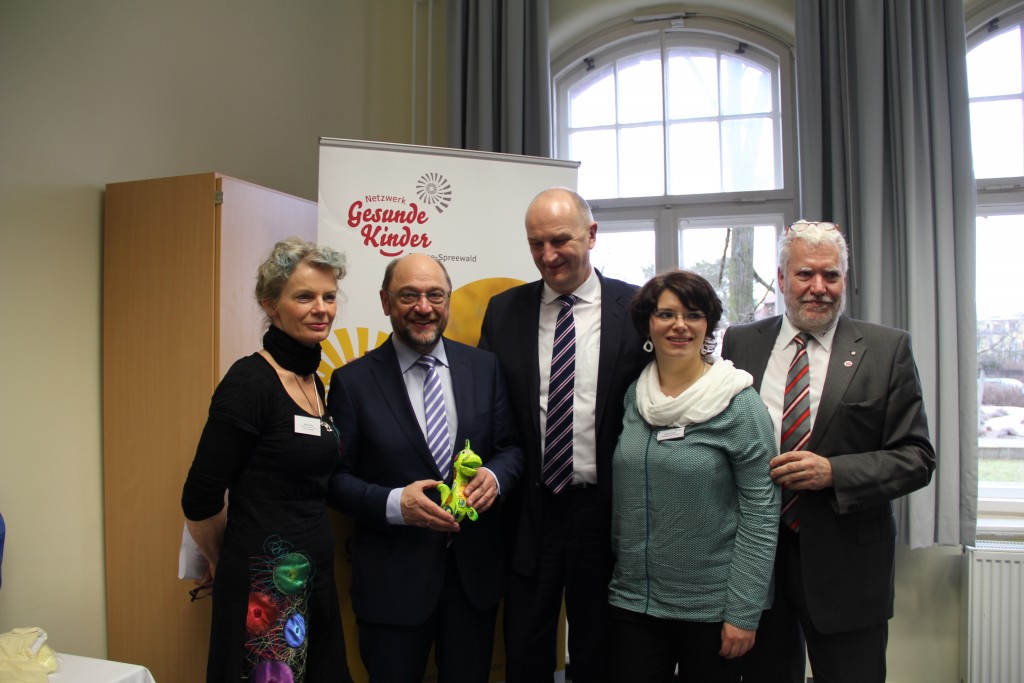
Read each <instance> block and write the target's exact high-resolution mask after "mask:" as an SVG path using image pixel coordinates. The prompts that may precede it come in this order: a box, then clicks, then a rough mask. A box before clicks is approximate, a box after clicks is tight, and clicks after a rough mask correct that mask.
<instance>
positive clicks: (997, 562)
mask: <svg viewBox="0 0 1024 683" xmlns="http://www.w3.org/2000/svg"><path fill="white" fill-rule="evenodd" d="M962 577H963V593H962V597H961V600H962V601H963V609H962V610H961V611H962V614H963V622H964V628H963V635H964V638H963V641H962V649H961V653H960V680H961V682H962V683H1021V682H1022V681H1024V543H1010V542H1005V541H978V542H977V544H976V545H975V546H966V547H965V548H964V565H963V572H962Z"/></svg>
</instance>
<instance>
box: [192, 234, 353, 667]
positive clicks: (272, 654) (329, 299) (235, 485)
mask: <svg viewBox="0 0 1024 683" xmlns="http://www.w3.org/2000/svg"><path fill="white" fill-rule="evenodd" d="M344 274H345V259H344V256H343V255H342V254H340V253H338V252H336V251H334V250H333V249H330V248H329V247H322V246H317V245H315V244H312V243H310V242H306V241H304V240H301V239H298V238H290V239H287V240H283V241H281V242H278V243H277V245H276V246H275V247H274V250H273V252H271V254H270V256H269V257H268V258H267V260H266V261H265V262H264V263H263V264H262V265H261V266H260V268H259V271H258V273H257V282H256V300H257V301H258V302H259V305H260V306H261V307H262V308H263V311H264V312H265V313H266V315H267V319H268V322H269V326H268V329H267V333H266V334H265V335H264V337H263V349H262V350H260V351H258V352H257V353H254V354H252V355H250V356H246V357H245V358H242V359H240V360H238V361H236V362H235V364H234V365H232V366H231V369H230V370H228V372H227V374H226V375H225V376H224V379H223V380H221V383H220V384H219V385H218V387H217V389H216V391H215V392H214V394H213V399H212V401H211V404H210V414H209V418H208V420H207V422H206V426H205V428H204V429H203V434H202V437H201V438H200V440H199V446H198V447H197V449H196V455H195V459H194V460H193V462H192V467H191V469H190V470H189V474H188V479H187V480H186V481H185V486H184V490H183V492H182V509H183V510H184V512H185V517H186V520H187V524H188V528H189V531H190V533H191V534H192V537H193V538H194V539H195V540H196V543H198V545H199V547H200V548H201V549H202V551H203V554H204V555H205V556H206V559H207V560H209V563H210V572H209V577H208V578H210V579H211V580H212V585H213V624H212V630H211V634H210V656H209V660H208V664H207V677H206V680H207V682H208V683H221V682H224V681H252V682H253V683H268V682H270V681H275V682H280V683H290V682H294V683H320V682H321V681H331V682H332V683H333V682H335V681H350V680H351V678H350V676H349V671H348V665H347V662H346V659H345V641H344V635H343V632H342V627H341V620H340V616H339V611H338V595H337V591H336V590H335V583H334V564H333V554H334V536H333V534H332V531H331V526H330V522H329V520H328V517H327V509H326V506H325V503H324V496H325V493H326V490H327V480H328V478H329V477H330V475H331V473H332V472H333V470H334V468H335V466H336V465H337V462H338V458H339V440H338V431H337V429H336V428H335V426H334V425H333V424H332V423H331V421H330V417H329V416H327V415H325V414H324V409H323V405H324V388H323V384H322V383H321V382H320V379H319V377H318V376H317V368H318V367H319V365H320V342H321V341H323V340H324V339H326V338H327V335H328V334H329V333H330V331H331V325H332V323H333V322H334V316H335V314H336V313H337V295H338V280H339V279H341V278H342V277H343V276H344ZM229 496H230V504H227V498H228V497H229Z"/></svg>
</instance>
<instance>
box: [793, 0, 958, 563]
mask: <svg viewBox="0 0 1024 683" xmlns="http://www.w3.org/2000/svg"><path fill="white" fill-rule="evenodd" d="M796 43H797V113H798V121H799V124H798V129H799V133H798V136H799V147H800V182H801V197H802V206H801V210H802V214H803V217H804V218H807V219H809V220H814V219H820V220H832V221H835V222H837V223H839V224H840V225H841V227H842V229H843V230H844V232H845V234H846V236H847V238H848V239H849V242H850V277H849V282H848V296H849V307H848V312H849V314H850V315H851V316H852V317H855V318H861V319H864V320H868V321H871V322H877V323H882V324H885V325H890V326H893V327H899V328H902V329H905V330H908V331H909V332H910V333H911V335H912V337H913V344H914V355H915V358H916V359H917V364H918V368H919V370H920V373H921V381H922V384H923V385H924V395H925V403H926V407H927V411H928V421H929V427H930V428H931V434H932V439H933V443H934V444H935V450H936V453H937V454H938V467H937V469H936V472H935V477H934V479H933V481H932V483H931V485H930V486H929V487H928V488H926V489H924V490H922V491H919V492H917V493H914V494H912V495H911V496H909V497H907V498H905V499H902V500H900V501H898V502H897V505H896V511H897V523H898V525H899V527H900V537H901V539H902V540H903V541H904V542H907V543H909V545H910V546H911V547H914V548H919V547H927V546H929V545H932V544H935V543H939V544H961V543H962V544H967V543H972V542H973V540H974V536H975V526H976V518H977V492H978V483H977V465H978V462H977V460H978V444H977V420H978V406H977V398H976V391H977V390H976V377H977V372H976V366H977V342H976V334H977V329H976V325H977V323H976V319H975V303H974V300H975V299H974V282H975V274H974V271H975V255H974V250H975V246H974V216H975V194H974V174H973V167H972V161H971V146H970V126H969V121H968V95H967V64H966V49H967V48H966V36H965V27H964V16H963V2H962V0H797V5H796Z"/></svg>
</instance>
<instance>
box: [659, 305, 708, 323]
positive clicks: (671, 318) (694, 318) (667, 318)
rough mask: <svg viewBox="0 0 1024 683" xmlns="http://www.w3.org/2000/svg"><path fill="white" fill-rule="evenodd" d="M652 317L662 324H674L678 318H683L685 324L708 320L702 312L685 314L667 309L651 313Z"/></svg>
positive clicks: (687, 312)
mask: <svg viewBox="0 0 1024 683" xmlns="http://www.w3.org/2000/svg"><path fill="white" fill-rule="evenodd" d="M651 317H652V318H654V319H655V320H660V321H661V322H664V323H673V322H675V321H676V318H682V319H683V320H684V321H685V322H688V323H697V322H700V321H701V320H703V319H704V318H706V317H707V316H705V315H704V314H703V313H702V312H700V311H686V312H685V313H676V312H675V311H671V310H669V309H667V308H659V309H658V310H656V311H654V312H653V313H651Z"/></svg>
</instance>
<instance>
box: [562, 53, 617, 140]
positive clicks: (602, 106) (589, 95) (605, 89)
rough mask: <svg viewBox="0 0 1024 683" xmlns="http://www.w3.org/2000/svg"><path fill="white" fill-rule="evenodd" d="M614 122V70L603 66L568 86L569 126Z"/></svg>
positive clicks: (598, 124) (588, 125)
mask: <svg viewBox="0 0 1024 683" xmlns="http://www.w3.org/2000/svg"><path fill="white" fill-rule="evenodd" d="M614 123H615V72H614V71H613V70H612V68H611V67H610V66H609V67H605V68H603V69H601V70H600V71H594V72H592V73H590V74H589V75H587V77H586V78H584V79H583V80H582V81H580V82H579V83H577V84H576V85H574V86H573V87H571V88H569V127H570V128H588V127H590V126H609V125H612V124H614Z"/></svg>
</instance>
